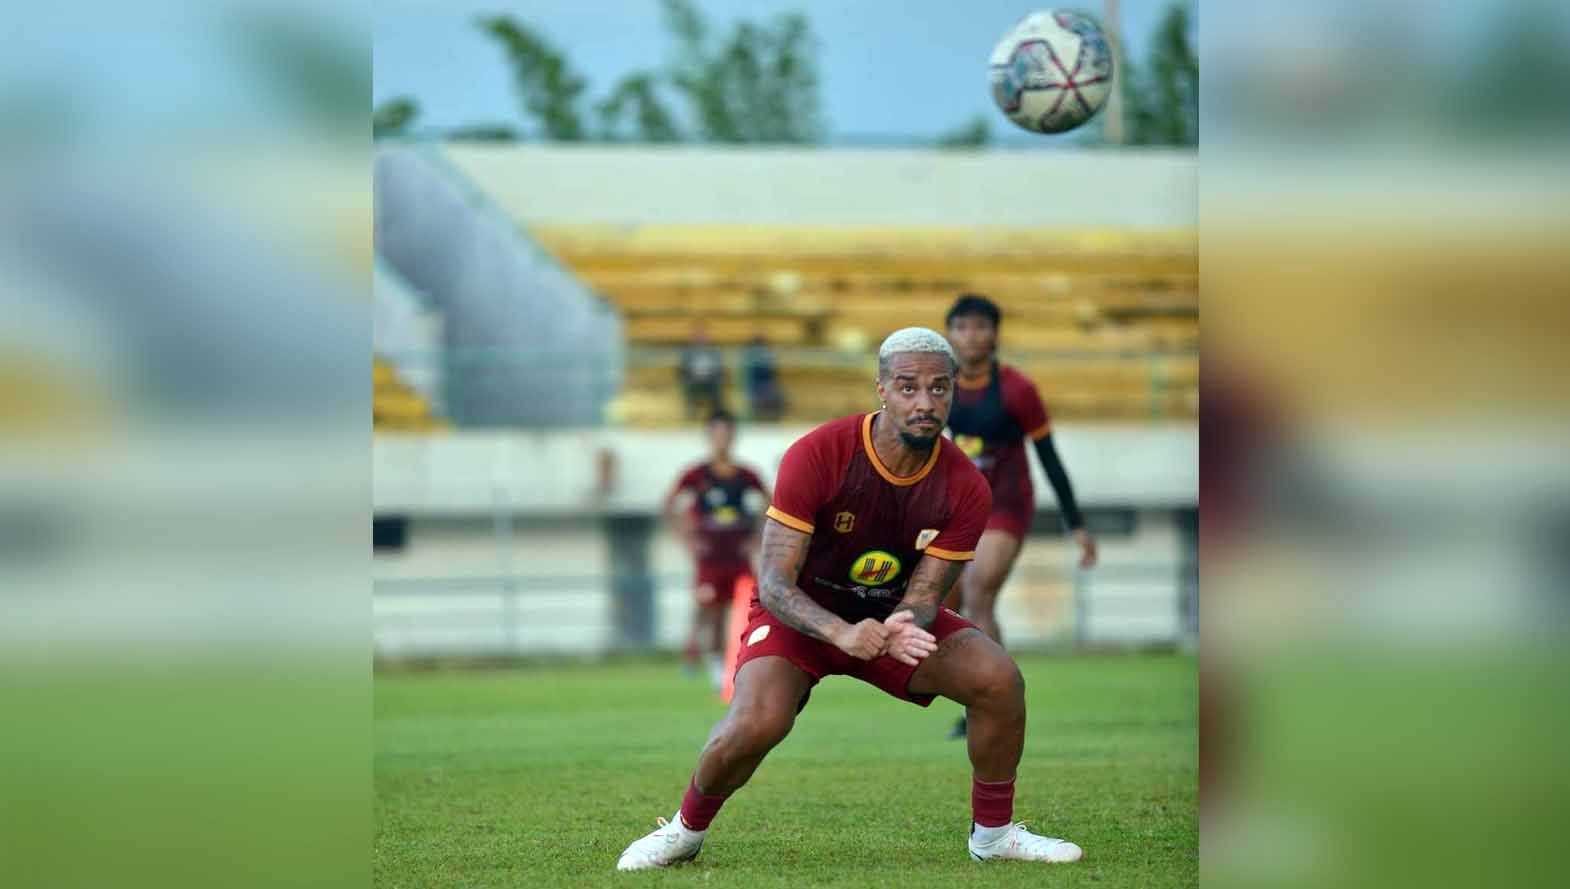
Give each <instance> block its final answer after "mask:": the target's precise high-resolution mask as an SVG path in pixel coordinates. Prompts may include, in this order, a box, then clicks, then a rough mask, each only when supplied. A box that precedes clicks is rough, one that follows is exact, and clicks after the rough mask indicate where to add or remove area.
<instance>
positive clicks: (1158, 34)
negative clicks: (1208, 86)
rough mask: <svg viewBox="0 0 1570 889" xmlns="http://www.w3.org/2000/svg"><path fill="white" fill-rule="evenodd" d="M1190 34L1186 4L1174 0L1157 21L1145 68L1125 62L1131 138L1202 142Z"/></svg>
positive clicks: (1125, 104)
mask: <svg viewBox="0 0 1570 889" xmlns="http://www.w3.org/2000/svg"><path fill="white" fill-rule="evenodd" d="M1188 34H1189V10H1188V6H1187V5H1185V4H1182V3H1174V4H1172V5H1171V6H1169V7H1168V8H1167V11H1166V13H1165V14H1164V15H1163V16H1162V18H1161V22H1160V23H1159V24H1158V25H1157V26H1156V31H1155V34H1154V35H1152V38H1151V46H1150V55H1149V58H1148V61H1146V63H1145V65H1144V69H1143V70H1136V69H1135V67H1134V66H1132V65H1130V64H1128V63H1127V62H1126V61H1125V62H1124V70H1123V78H1122V82H1121V86H1120V89H1122V90H1123V109H1124V115H1125V116H1126V119H1127V134H1128V136H1127V141H1128V142H1129V144H1132V145H1198V144H1199V59H1198V58H1197V57H1196V56H1195V54H1194V48H1193V45H1192V44H1191V43H1190V42H1189V37H1188Z"/></svg>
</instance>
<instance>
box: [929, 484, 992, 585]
mask: <svg viewBox="0 0 1570 889" xmlns="http://www.w3.org/2000/svg"><path fill="white" fill-rule="evenodd" d="M967 468H968V467H967ZM950 497H951V498H952V501H953V502H952V503H951V504H950V505H951V508H952V512H951V518H950V519H949V523H948V526H947V527H945V528H943V529H941V530H940V531H939V532H938V536H937V537H936V538H935V539H934V540H933V541H932V542H931V543H929V544H927V548H926V550H925V552H926V554H927V555H929V556H937V557H938V558H940V559H947V560H948V561H950V562H968V561H970V560H971V559H974V558H975V557H976V544H977V543H978V542H979V541H980V540H981V532H982V531H985V530H986V529H987V518H988V517H989V516H991V515H992V489H991V488H989V487H988V486H987V481H986V479H984V478H982V477H981V473H979V472H975V471H972V472H970V473H968V474H967V475H966V477H965V478H964V479H962V480H960V481H959V482H958V483H957V484H956V485H955V486H954V489H953V492H952V493H951V494H950Z"/></svg>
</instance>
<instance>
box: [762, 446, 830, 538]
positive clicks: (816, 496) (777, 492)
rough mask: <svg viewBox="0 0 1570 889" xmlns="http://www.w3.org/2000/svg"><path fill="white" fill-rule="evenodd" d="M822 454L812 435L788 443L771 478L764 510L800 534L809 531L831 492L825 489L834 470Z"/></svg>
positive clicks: (809, 532) (820, 447)
mask: <svg viewBox="0 0 1570 889" xmlns="http://www.w3.org/2000/svg"><path fill="white" fill-rule="evenodd" d="M824 456H825V455H824V453H823V447H822V444H821V440H820V439H819V437H818V436H816V435H808V436H807V437H805V438H803V439H801V440H800V441H797V442H796V443H795V444H793V445H791V446H790V449H789V450H787V451H786V452H785V459H784V460H782V461H781V462H780V471H779V475H778V476H776V477H775V479H774V502H773V503H772V504H770V506H769V510H768V512H767V513H766V515H768V517H769V518H771V519H773V520H774V521H776V522H779V523H780V524H782V525H784V526H785V527H787V528H793V529H795V530H797V531H800V532H802V533H804V534H811V533H812V532H813V524H812V520H813V516H816V515H817V514H818V507H820V506H822V505H823V504H824V503H825V502H827V501H828V499H829V497H830V496H832V495H833V493H834V492H833V491H830V490H826V488H827V487H828V485H829V484H830V479H831V478H832V477H833V476H834V475H835V473H832V472H830V471H829V467H828V466H827V465H826V463H827V461H826V460H825V459H824Z"/></svg>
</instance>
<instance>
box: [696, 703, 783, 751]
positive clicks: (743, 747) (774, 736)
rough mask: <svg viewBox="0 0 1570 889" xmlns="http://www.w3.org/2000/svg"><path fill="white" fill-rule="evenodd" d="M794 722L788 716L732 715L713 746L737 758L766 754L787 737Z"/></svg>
mask: <svg viewBox="0 0 1570 889" xmlns="http://www.w3.org/2000/svg"><path fill="white" fill-rule="evenodd" d="M794 721H795V719H794V716H793V715H792V714H791V713H789V712H785V713H776V712H771V711H765V710H759V709H748V710H745V711H742V712H740V713H736V714H734V715H733V716H732V717H731V719H730V720H729V722H728V724H727V725H726V726H725V730H724V731H722V732H720V733H719V735H718V736H717V737H716V738H715V739H714V743H715V744H717V745H718V746H719V747H720V749H721V750H722V752H725V753H731V754H734V755H737V756H753V755H756V754H758V753H766V752H768V751H769V750H770V749H772V748H773V747H774V745H775V744H778V743H779V742H780V741H783V740H784V739H785V736H786V735H788V734H790V728H791V724H792V723H793V722H794Z"/></svg>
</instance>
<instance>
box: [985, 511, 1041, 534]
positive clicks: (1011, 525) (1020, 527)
mask: <svg viewBox="0 0 1570 889" xmlns="http://www.w3.org/2000/svg"><path fill="white" fill-rule="evenodd" d="M1035 517H1036V516H1035V513H1034V512H1032V511H1028V510H1022V509H994V510H993V511H992V514H991V515H989V516H987V527H986V530H988V531H1006V532H1008V533H1010V534H1012V535H1014V536H1015V537H1018V538H1019V539H1021V540H1024V539H1025V536H1026V535H1028V534H1029V533H1030V523H1031V522H1033V521H1034V520H1035Z"/></svg>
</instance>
